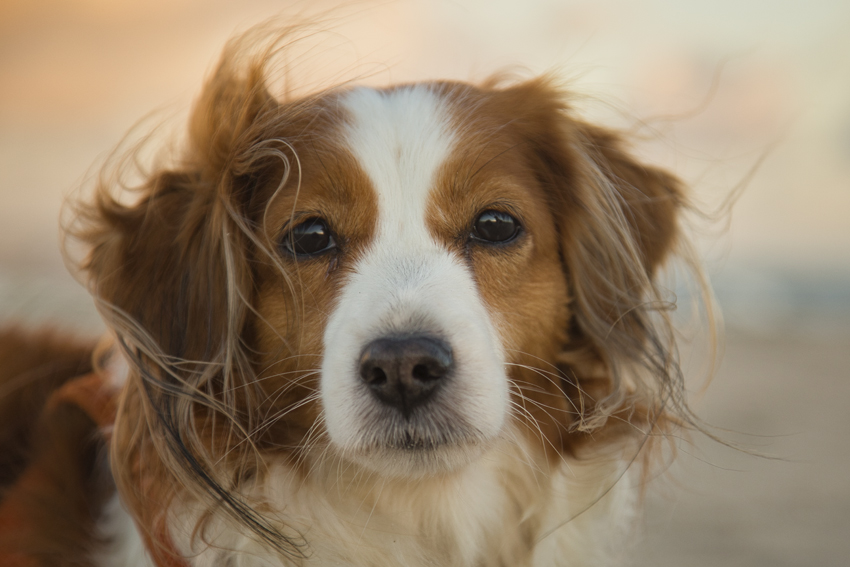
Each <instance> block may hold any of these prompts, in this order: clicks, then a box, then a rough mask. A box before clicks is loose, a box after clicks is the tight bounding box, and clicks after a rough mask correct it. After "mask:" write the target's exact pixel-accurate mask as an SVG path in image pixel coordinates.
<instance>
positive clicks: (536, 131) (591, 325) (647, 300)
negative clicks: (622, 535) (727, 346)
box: [502, 79, 685, 429]
mask: <svg viewBox="0 0 850 567" xmlns="http://www.w3.org/2000/svg"><path fill="white" fill-rule="evenodd" d="M502 96H505V97H509V99H510V100H509V101H508V102H506V103H505V102H503V103H502V104H507V105H508V106H510V107H511V108H514V109H516V112H517V113H518V114H519V118H518V119H517V120H516V122H515V127H517V128H520V129H521V135H522V137H523V138H524V139H525V140H526V143H527V146H528V149H529V150H530V151H529V152H528V154H529V155H530V156H531V157H530V159H531V160H532V167H533V168H534V170H535V171H536V173H537V176H538V180H539V182H540V183H541V185H542V186H543V187H544V190H545V192H546V195H547V197H548V199H549V203H550V208H551V210H552V214H553V217H554V219H555V222H556V225H557V227H558V231H559V240H560V248H561V250H560V252H561V258H562V260H563V264H564V266H563V267H564V271H565V275H566V278H567V282H568V288H569V293H570V297H569V298H568V299H567V301H568V302H569V305H570V313H571V320H570V322H569V324H568V336H569V339H568V344H567V345H565V347H564V351H563V353H562V359H563V360H562V361H563V363H564V364H565V365H567V366H568V367H569V369H568V372H569V373H571V374H572V375H575V376H577V378H578V379H579V381H580V384H579V385H578V388H577V389H578V390H579V391H583V392H584V393H590V396H591V397H593V398H595V401H593V402H591V403H590V404H588V405H590V406H591V407H592V408H594V410H595V411H594V410H591V411H589V412H587V414H586V415H583V416H582V417H581V419H580V420H579V421H580V423H579V424H578V425H577V427H579V428H587V429H592V428H593V427H595V426H596V425H599V424H601V423H604V421H605V418H606V416H607V415H610V413H611V412H613V411H618V409H622V408H623V403H624V401H625V400H626V399H627V398H629V399H630V400H631V402H630V403H635V402H634V400H635V399H641V395H640V394H641V392H643V393H645V394H646V396H643V401H645V402H646V403H647V404H653V403H654V402H655V401H657V394H658V392H659V391H662V390H665V389H668V388H669V387H671V384H672V382H673V381H675V380H676V379H677V378H676V377H675V376H673V375H672V374H674V373H675V369H674V368H673V367H672V366H674V362H673V355H672V352H673V348H672V340H671V337H672V332H671V328H670V325H669V322H668V321H667V320H666V317H664V314H663V311H664V309H663V308H662V306H663V305H664V303H663V302H662V301H661V293H660V290H659V288H658V285H657V282H656V273H657V271H658V268H659V266H660V265H661V264H662V263H663V262H664V260H665V259H666V258H667V257H668V255H669V254H670V252H671V251H672V250H674V249H675V247H676V243H677V240H678V237H679V228H678V214H679V212H680V209H681V208H682V207H683V205H684V202H685V199H684V195H683V191H682V186H681V184H680V182H679V181H678V180H677V179H676V178H675V177H674V176H672V175H670V174H668V173H666V172H664V171H662V170H660V169H657V168H654V167H651V166H647V165H644V164H643V163H641V162H640V161H639V160H637V159H636V158H635V157H633V156H632V155H631V154H630V153H629V152H628V151H627V149H626V146H625V143H624V141H623V138H622V137H621V136H619V135H618V134H616V133H614V132H612V131H609V130H605V129H603V128H599V127H596V126H592V125H590V124H588V123H586V122H584V121H583V120H581V119H579V118H577V117H575V116H574V114H573V113H572V112H571V110H570V108H569V106H568V105H567V103H566V102H565V96H564V95H563V93H561V92H559V90H558V89H556V88H554V87H553V86H552V85H551V84H550V83H549V82H547V81H546V80H545V79H539V80H535V81H530V82H526V83H523V84H520V85H517V86H515V87H511V88H508V89H505V90H504V91H503V92H502ZM582 381H583V382H582ZM583 402H585V403H587V402H588V400H586V399H585V400H583ZM594 416H595V417H594Z"/></svg>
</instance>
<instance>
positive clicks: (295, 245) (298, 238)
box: [281, 218, 336, 256]
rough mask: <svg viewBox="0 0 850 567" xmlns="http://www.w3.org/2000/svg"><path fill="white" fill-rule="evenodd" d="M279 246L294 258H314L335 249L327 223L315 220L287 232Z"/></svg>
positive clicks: (307, 221) (305, 222)
mask: <svg viewBox="0 0 850 567" xmlns="http://www.w3.org/2000/svg"><path fill="white" fill-rule="evenodd" d="M281 245H282V246H283V248H284V249H285V250H286V251H287V252H289V253H290V254H293V255H295V256H315V255H317V254H321V253H322V252H325V251H327V250H330V249H332V248H336V241H335V240H334V237H333V235H332V234H331V229H330V228H328V223H327V222H325V221H324V220H323V219H318V218H317V219H309V220H306V221H304V222H302V223H301V224H299V225H297V226H296V227H295V228H293V229H292V230H290V231H289V232H287V233H286V234H285V235H284V237H283V241H282V242H281Z"/></svg>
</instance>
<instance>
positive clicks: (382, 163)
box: [258, 84, 567, 474]
mask: <svg viewBox="0 0 850 567" xmlns="http://www.w3.org/2000/svg"><path fill="white" fill-rule="evenodd" d="M498 98H499V97H498V95H494V94H492V93H491V94H489V95H488V94H485V93H483V92H481V91H479V90H477V89H473V88H471V87H468V86H461V85H445V84H442V85H441V84H426V85H415V86H406V87H398V88H395V89H389V90H372V89H365V88H361V89H354V90H351V91H346V92H342V93H334V94H332V95H330V96H329V97H328V99H327V100H322V101H320V102H319V103H318V104H319V106H320V109H317V110H315V111H314V112H323V111H324V112H328V111H327V110H325V109H327V108H334V109H336V110H335V112H338V113H339V116H338V117H337V119H336V120H335V121H334V124H333V127H332V128H330V130H329V131H327V132H324V133H322V134H321V137H320V138H319V139H320V140H322V144H321V147H320V148H315V147H314V148H303V149H302V148H297V147H296V148H295V151H296V152H297V154H298V155H299V158H300V159H301V160H302V161H301V170H302V177H301V184H300V187H299V188H298V192H297V195H296V193H295V191H294V190H293V189H290V190H289V191H288V192H286V191H282V192H281V194H280V195H279V196H278V197H277V199H278V200H279V202H278V203H276V204H275V205H274V207H273V208H272V209H271V211H270V214H269V216H268V219H270V220H271V223H270V225H271V226H273V227H280V228H279V229H278V233H277V234H275V235H274V238H275V240H276V241H277V242H280V246H279V247H280V249H281V251H282V262H284V264H285V265H286V266H287V272H288V273H297V274H298V276H297V278H295V279H297V280H298V282H297V284H296V286H297V289H296V291H295V293H294V294H291V295H287V294H281V293H280V290H281V289H282V288H285V286H283V285H281V283H280V276H277V277H275V275H274V274H273V273H272V271H270V272H269V273H268V274H266V276H267V280H266V278H263V281H268V282H270V283H269V284H268V287H267V289H264V290H261V293H260V301H259V309H258V310H259V312H260V313H268V314H278V313H279V314H288V313H292V312H293V311H294V310H296V309H298V308H301V309H303V311H302V314H303V318H302V319H301V321H300V324H299V325H297V326H295V328H293V327H294V326H293V324H292V320H291V319H288V318H286V317H284V318H283V319H270V320H269V323H270V325H269V327H268V328H266V329H264V328H263V327H262V326H260V327H259V328H258V335H259V336H261V337H262V345H263V347H262V348H261V349H260V350H261V352H272V353H275V356H274V357H272V359H270V360H268V361H267V364H268V365H269V366H270V367H272V366H275V365H276V364H277V361H278V360H280V359H286V358H287V357H288V356H292V355H297V354H304V353H303V352H301V349H298V352H290V353H286V354H284V355H283V356H280V355H278V354H277V353H278V352H279V349H280V346H279V345H280V341H279V339H278V338H277V337H278V336H279V335H285V336H287V337H288V340H287V342H288V343H290V344H292V343H298V342H299V341H303V339H302V338H301V336H300V334H306V335H307V336H309V337H310V339H309V342H307V344H309V345H311V346H310V349H311V350H310V351H308V353H309V354H315V355H316V357H315V360H321V362H320V363H319V367H320V374H319V379H318V381H319V388H320V391H321V397H320V400H321V411H322V412H323V416H324V424H325V427H326V429H327V433H328V436H329V438H330V440H331V442H332V443H333V444H334V446H335V447H336V448H337V449H339V450H340V452H341V453H342V454H344V455H346V456H348V457H351V458H354V459H355V460H357V461H358V462H360V463H362V464H364V465H366V466H368V467H370V468H372V469H374V470H377V471H381V472H392V473H398V474H422V473H424V472H433V471H434V470H438V469H452V468H454V467H457V466H460V465H462V464H463V463H464V462H466V461H467V460H468V459H470V458H474V456H475V455H477V454H479V453H480V451H481V450H483V449H484V448H486V447H487V445H488V443H489V442H490V441H492V440H493V439H494V438H496V437H497V436H498V435H499V433H500V432H501V430H502V427H503V425H504V423H505V421H506V420H507V419H508V415H509V413H510V403H511V401H510V394H509V391H510V389H511V386H510V382H509V381H510V376H511V375H512V374H513V375H516V373H515V372H513V373H512V372H510V365H511V364H518V363H519V362H520V361H521V360H522V357H523V356H525V357H533V358H537V359H540V360H548V361H551V360H553V356H554V354H555V353H556V352H557V351H558V349H559V348H560V346H561V343H562V342H563V341H564V339H565V337H564V332H563V330H564V329H565V328H566V322H567V302H566V297H567V294H566V281H565V275H564V272H563V270H562V269H561V267H560V261H559V259H558V248H559V246H558V239H557V229H556V220H555V218H554V217H553V215H552V214H551V211H550V208H549V206H548V205H547V200H546V195H545V191H544V188H543V187H542V186H541V184H540V182H539V181H538V180H537V179H536V178H535V176H534V175H533V171H534V170H533V167H532V166H533V164H532V163H531V162H532V160H533V156H531V155H529V148H528V147H523V146H527V143H525V141H524V140H522V139H521V137H520V135H519V134H518V133H517V132H516V131H515V130H514V129H512V128H510V127H509V126H508V127H507V128H506V127H505V125H506V124H508V123H509V122H510V116H507V115H505V114H504V112H505V109H504V108H501V105H502V104H503V103H502V101H500V100H498ZM473 109H475V110H474V111H473ZM317 153H319V154H321V155H317V156H316V157H315V159H311V158H310V157H309V156H310V155H311V154H317ZM311 172H318V173H319V174H318V175H316V174H315V173H311ZM272 219H273V220H272ZM272 282H273V283H272ZM293 299H297V301H293ZM299 303H300V306H299ZM531 321H533V322H534V324H532V325H529V322H531ZM306 326H309V327H310V330H309V331H307V330H306V328H305V327H306ZM272 331H273V332H272ZM320 337H321V342H320ZM301 344H304V343H303V342H302V343H301ZM292 371H293V369H292V368H289V369H288V370H286V372H292ZM282 388H285V386H283V385H282V384H277V383H274V382H272V391H278V390H280V389H282ZM291 403H292V402H291V401H289V400H287V401H286V404H291Z"/></svg>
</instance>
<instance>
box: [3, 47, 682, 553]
mask: <svg viewBox="0 0 850 567" xmlns="http://www.w3.org/2000/svg"><path fill="white" fill-rule="evenodd" d="M284 37H285V34H280V35H278V36H276V38H275V39H274V40H273V41H270V42H267V43H266V44H263V45H265V47H264V48H258V47H257V46H258V45H260V44H261V42H260V43H258V42H257V41H256V38H254V39H251V37H249V36H246V37H243V38H242V39H241V40H236V41H234V42H232V43H231V44H229V45H228V47H227V48H226V50H225V52H224V55H223V56H222V59H221V61H220V63H219V65H218V67H217V68H216V70H215V71H214V72H213V73H212V75H211V77H210V78H209V79H208V81H207V83H206V85H205V87H204V89H203V92H202V94H201V95H200V97H199V99H198V100H197V101H196V103H195V106H194V108H193V111H192V114H191V117H190V121H189V129H188V136H187V139H186V142H185V145H184V147H183V148H182V150H181V151H180V152H179V153H176V154H175V155H172V156H170V157H169V159H168V161H167V162H163V163H162V164H159V165H157V166H156V167H154V168H153V170H152V171H150V172H149V173H148V174H147V177H146V178H145V179H144V181H143V182H142V183H141V185H140V186H139V187H135V188H134V189H133V190H132V191H126V190H123V188H122V187H121V186H119V184H117V183H116V182H115V181H114V180H112V179H111V178H109V176H107V175H104V176H102V177H101V178H100V180H99V182H98V185H97V187H95V192H94V195H93V196H92V197H91V198H90V199H88V200H86V201H83V202H81V203H80V204H79V205H78V206H77V207H76V209H75V211H76V217H75V223H74V225H73V227H71V229H70V230H69V234H70V237H71V238H73V239H76V241H77V242H80V243H82V244H83V245H84V246H85V247H86V250H87V253H86V255H85V257H84V258H83V259H82V261H81V262H80V265H79V269H80V273H81V275H82V277H83V279H84V280H85V282H86V283H87V285H88V287H89V289H90V290H91V292H92V294H93V296H94V298H95V300H96V302H97V305H98V307H99V309H100V311H101V313H102V315H103V318H104V320H105V322H106V324H107V326H108V329H109V333H108V336H107V337H105V338H104V340H102V341H101V342H100V343H99V345H98V346H97V347H95V346H94V345H91V344H87V343H85V342H81V343H80V342H79V341H75V340H73V339H67V338H62V337H57V336H54V335H49V334H37V335H27V334H26V333H23V332H21V331H20V330H17V331H9V332H7V333H6V334H4V335H3V336H2V338H1V339H0V345H4V346H3V348H2V349H0V362H2V363H3V364H2V370H0V372H2V376H3V382H2V384H3V385H9V384H12V382H13V381H14V380H16V379H17V380H19V382H20V377H21V376H23V375H27V376H28V380H27V381H26V384H29V385H28V386H26V387H23V388H21V387H16V388H12V387H11V386H10V387H8V388H6V390H7V392H11V393H9V394H7V395H6V396H5V397H3V398H2V402H0V403H2V404H4V405H3V412H2V415H3V417H2V420H0V427H2V433H3V437H2V438H1V439H2V442H0V445H2V447H0V448H2V449H4V451H3V454H5V455H8V457H5V459H6V460H4V461H2V465H3V466H2V469H3V470H2V472H3V477H2V479H0V482H2V486H3V490H4V492H3V494H4V499H3V500H2V503H0V527H3V529H2V530H0V558H4V557H5V559H4V561H6V562H7V563H4V564H11V565H21V566H27V567H29V566H31V565H33V566H34V565H92V566H97V567H100V566H104V567H105V566H111V565H129V566H134V567H135V566H148V567H150V566H156V567H164V566H171V567H174V566H181V567H187V566H194V565H199V566H200V565H204V566H213V565H240V566H254V565H256V566H260V565H263V566H266V565H282V566H296V565H303V566H331V565H345V566H352V567H353V566H390V565H405V566H411V567H412V566H423V567H424V566H436V565H439V566H444V567H449V566H452V567H454V566H457V567H461V566H476V567H489V566H506V565H511V566H529V567H532V566H534V567H540V566H585V565H594V566H598V565H609V564H614V563H616V562H617V561H618V559H619V558H621V556H622V554H623V553H624V551H623V550H624V549H628V541H629V539H630V538H631V534H632V531H633V530H632V527H633V525H634V524H635V518H636V514H637V513H638V510H639V504H640V499H641V493H642V491H643V486H644V484H645V477H646V475H647V471H648V470H649V469H650V467H651V463H650V461H651V460H652V459H653V457H654V456H656V455H657V454H658V453H659V451H662V450H663V449H662V448H661V447H662V446H663V443H662V444H660V443H658V441H659V440H664V439H665V438H667V434H668V433H669V432H670V431H671V430H672V428H675V427H678V426H680V425H681V424H683V423H687V422H688V420H689V419H690V417H689V416H690V413H689V410H688V409H687V405H686V403H685V401H684V396H683V388H684V387H683V382H682V376H681V373H680V371H679V368H678V365H677V363H676V355H675V348H674V344H673V334H672V326H671V323H670V320H669V316H668V313H667V312H668V310H669V309H670V307H671V304H670V300H669V294H668V293H667V292H666V291H665V289H664V287H663V286H662V285H661V283H660V278H659V272H660V270H661V269H662V266H663V265H664V264H665V263H666V262H667V261H668V260H669V258H670V257H671V256H672V255H674V254H677V253H679V254H682V253H685V252H686V250H687V241H686V239H685V236H684V235H683V232H682V230H681V228H680V217H681V215H682V212H683V211H684V210H685V209H686V208H687V207H688V206H689V205H688V198H687V195H686V192H685V189H684V187H683V186H682V184H681V183H680V181H679V180H678V179H677V178H676V177H675V176H673V175H671V174H669V173H667V172H665V171H663V170H661V169H659V168H656V167H653V166H651V165H647V164H644V163H642V162H641V161H639V160H638V159H636V158H635V157H634V156H633V155H632V154H631V153H630V151H629V149H628V146H627V142H626V140H625V139H624V137H623V136H622V135H620V134H618V133H617V132H614V131H612V130H609V129H606V128H603V127H599V126H595V125H593V124H590V123H589V122H587V121H585V120H583V119H581V118H580V117H579V116H578V115H577V114H576V112H575V111H574V109H573V108H572V107H571V105H570V103H569V94H568V93H567V92H565V91H564V90H563V89H561V88H559V87H558V86H557V84H556V82H555V81H554V80H553V79H551V78H546V77H542V78H536V79H531V80H525V81H506V80H501V79H493V80H490V81H487V82H485V83H483V84H479V85H472V84H465V83H459V82H426V83H415V84H402V85H396V86H391V87H386V88H371V87H364V86H354V85H351V84H343V85H339V86H336V87H334V88H329V89H324V90H321V91H320V92H316V93H313V94H311V95H308V96H305V97H301V98H292V97H289V98H288V97H284V96H275V95H274V94H273V93H272V92H270V86H269V85H270V81H269V76H270V72H271V70H272V69H273V66H274V61H275V54H276V53H278V52H279V50H280V43H281V42H282V41H284V39H283V38H284ZM261 47H262V45H261ZM128 195H129V197H128ZM13 377H16V378H13ZM4 526H5V527H4ZM2 534H5V535H2ZM4 554H5V555H4ZM16 562H17V563H16Z"/></svg>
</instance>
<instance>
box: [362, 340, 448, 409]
mask: <svg viewBox="0 0 850 567" xmlns="http://www.w3.org/2000/svg"><path fill="white" fill-rule="evenodd" d="M451 367H452V349H451V347H449V345H447V344H446V343H444V342H443V341H441V340H439V339H436V338H432V337H425V336H412V337H386V338H382V339H377V340H375V341H372V342H371V343H369V344H368V345H366V348H365V349H363V354H361V355H360V377H361V378H363V381H364V382H366V384H368V385H369V388H370V389H371V390H372V392H373V393H374V394H375V396H376V397H377V398H378V399H379V400H381V401H382V402H383V403H385V404H387V405H388V406H391V407H394V408H396V409H398V410H399V411H401V412H402V414H403V415H404V416H405V417H410V413H411V411H413V408H415V407H416V406H418V405H421V404H423V403H424V402H425V401H427V400H428V398H429V397H431V394H433V393H434V391H435V390H436V389H437V388H438V387H439V386H440V384H442V382H443V379H444V378H445V377H446V375H447V374H448V373H449V370H451Z"/></svg>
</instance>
